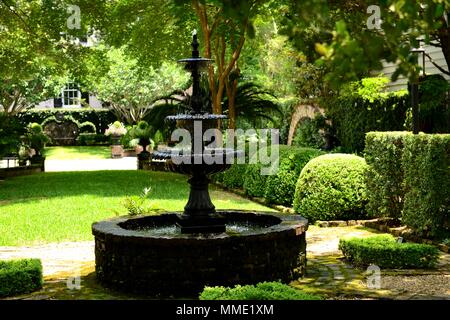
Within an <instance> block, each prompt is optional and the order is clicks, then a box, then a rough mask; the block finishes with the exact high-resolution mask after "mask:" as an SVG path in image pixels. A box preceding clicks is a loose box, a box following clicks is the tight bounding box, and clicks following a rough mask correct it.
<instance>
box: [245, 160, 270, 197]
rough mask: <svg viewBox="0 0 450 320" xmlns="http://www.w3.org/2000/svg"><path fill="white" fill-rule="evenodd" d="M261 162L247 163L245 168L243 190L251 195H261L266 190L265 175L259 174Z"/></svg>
mask: <svg viewBox="0 0 450 320" xmlns="http://www.w3.org/2000/svg"><path fill="white" fill-rule="evenodd" d="M261 168H262V165H261V163H254V164H249V165H248V166H247V169H246V170H245V177H244V185H243V187H244V190H245V192H246V193H247V194H248V195H250V196H253V197H263V196H264V193H265V191H266V181H267V177H268V176H266V175H262V174H261Z"/></svg>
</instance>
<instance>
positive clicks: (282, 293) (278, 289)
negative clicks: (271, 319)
mask: <svg viewBox="0 0 450 320" xmlns="http://www.w3.org/2000/svg"><path fill="white" fill-rule="evenodd" d="M200 300H322V297H320V296H318V295H314V294H310V293H305V292H303V291H301V290H298V289H294V288H292V287H290V286H288V285H286V284H282V283H280V282H262V283H258V284H257V285H255V286H252V285H246V286H240V285H237V286H235V287H234V288H227V287H205V288H204V289H203V292H202V293H201V294H200Z"/></svg>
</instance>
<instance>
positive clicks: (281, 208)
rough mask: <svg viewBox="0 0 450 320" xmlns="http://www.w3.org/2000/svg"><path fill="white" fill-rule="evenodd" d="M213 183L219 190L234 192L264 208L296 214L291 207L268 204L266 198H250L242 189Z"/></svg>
mask: <svg viewBox="0 0 450 320" xmlns="http://www.w3.org/2000/svg"><path fill="white" fill-rule="evenodd" d="M211 183H212V184H214V185H216V186H218V187H219V188H222V189H225V190H227V191H229V192H233V193H234V194H237V195H238V196H241V197H242V198H246V199H248V200H251V201H253V202H256V203H259V204H261V205H263V206H266V207H269V208H272V209H274V210H277V211H279V212H282V213H289V214H295V211H294V209H292V208H291V207H285V206H282V205H279V204H273V203H267V200H266V199H265V198H261V197H253V196H250V195H248V194H247V192H246V191H245V190H244V189H242V188H229V187H228V186H226V185H225V184H223V183H222V182H217V181H213V182H211Z"/></svg>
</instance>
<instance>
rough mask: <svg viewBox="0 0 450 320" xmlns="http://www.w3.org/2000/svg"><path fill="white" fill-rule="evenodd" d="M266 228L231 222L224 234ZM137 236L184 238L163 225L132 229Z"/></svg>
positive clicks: (177, 230) (198, 235) (171, 228)
mask: <svg viewBox="0 0 450 320" xmlns="http://www.w3.org/2000/svg"><path fill="white" fill-rule="evenodd" d="M264 228H266V227H263V226H261V225H258V224H254V223H248V222H232V223H229V224H227V225H226V231H225V233H226V234H227V235H230V236H239V235H240V234H242V233H245V232H249V231H253V232H254V231H260V230H262V229H264ZM134 230H135V231H137V232H138V233H139V234H142V235H145V236H150V237H175V238H176V237H182V236H183V237H185V236H186V235H185V234H182V233H181V231H180V229H179V228H178V227H177V226H176V225H173V224H172V225H165V226H157V227H149V226H146V227H141V228H138V229H134ZM194 235H195V237H201V238H211V237H214V236H217V235H218V234H217V233H209V234H208V233H202V234H194Z"/></svg>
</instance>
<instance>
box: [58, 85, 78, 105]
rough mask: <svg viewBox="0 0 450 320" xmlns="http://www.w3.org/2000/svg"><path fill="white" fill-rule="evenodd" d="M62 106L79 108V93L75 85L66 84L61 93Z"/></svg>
mask: <svg viewBox="0 0 450 320" xmlns="http://www.w3.org/2000/svg"><path fill="white" fill-rule="evenodd" d="M61 98H62V106H63V107H64V108H79V107H81V92H80V90H78V86H77V85H76V84H75V83H68V84H67V86H66V87H65V88H64V89H63V90H62V92H61Z"/></svg>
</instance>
